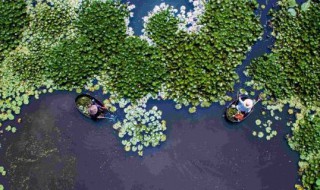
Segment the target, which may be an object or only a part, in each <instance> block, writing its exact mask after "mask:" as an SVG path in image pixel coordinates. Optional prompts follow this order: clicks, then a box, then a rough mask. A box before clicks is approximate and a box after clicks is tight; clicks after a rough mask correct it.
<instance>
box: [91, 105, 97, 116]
mask: <svg viewBox="0 0 320 190" xmlns="http://www.w3.org/2000/svg"><path fill="white" fill-rule="evenodd" d="M89 113H90V115H95V114H97V113H98V107H97V106H96V105H91V106H90V107H89Z"/></svg>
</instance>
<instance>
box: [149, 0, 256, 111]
mask: <svg viewBox="0 0 320 190" xmlns="http://www.w3.org/2000/svg"><path fill="white" fill-rule="evenodd" d="M255 7H256V4H255V3H254V1H241V0H240V1H223V2H220V1H218V0H212V1H208V2H207V3H206V4H205V11H204V14H203V15H201V16H200V18H198V19H200V22H199V25H202V27H201V29H200V30H199V32H197V33H188V32H186V31H182V30H178V26H179V23H180V20H179V18H178V17H175V15H174V13H173V12H174V11H172V10H170V8H168V9H166V10H163V11H160V12H158V13H156V14H155V15H153V16H152V17H151V18H149V19H148V24H147V26H146V30H145V32H146V35H147V36H148V37H149V38H150V39H151V40H152V41H153V42H154V43H155V46H156V47H158V48H159V49H160V50H161V51H162V53H163V55H164V61H165V62H166V64H167V72H168V75H169V76H168V78H167V80H166V86H167V89H168V91H169V98H170V99H174V100H175V101H177V102H178V103H182V102H184V101H188V102H189V103H191V104H192V105H194V106H197V105H199V104H200V102H202V101H208V102H214V101H217V100H219V98H220V97H222V96H224V95H225V93H226V92H227V91H232V90H233V86H234V83H235V81H237V80H238V75H237V74H236V73H235V68H236V67H237V66H238V65H240V64H241V62H242V60H243V59H244V58H245V53H246V52H247V51H248V49H249V47H250V46H251V45H253V43H254V42H255V41H256V40H257V38H258V37H259V36H260V35H261V32H262V27H261V25H260V23H259V19H258V17H257V16H256V15H255V14H254V12H253V10H254V8H255Z"/></svg>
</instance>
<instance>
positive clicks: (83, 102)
mask: <svg viewBox="0 0 320 190" xmlns="http://www.w3.org/2000/svg"><path fill="white" fill-rule="evenodd" d="M75 103H76V107H77V110H78V111H79V112H80V113H82V114H83V115H84V116H86V117H88V118H90V119H93V120H98V119H105V118H106V117H105V114H106V113H107V112H108V110H103V111H101V110H99V111H98V113H97V114H96V115H95V116H91V115H90V114H89V111H88V107H89V106H90V105H92V104H97V105H99V106H101V107H104V105H103V104H102V103H101V102H100V101H99V100H97V99H96V98H94V97H93V96H90V95H88V94H80V95H79V96H77V97H76V99H75Z"/></svg>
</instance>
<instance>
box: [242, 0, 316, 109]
mask: <svg viewBox="0 0 320 190" xmlns="http://www.w3.org/2000/svg"><path fill="white" fill-rule="evenodd" d="M279 4H280V5H281V6H280V10H277V11H272V12H271V15H272V16H273V18H272V20H271V23H270V24H271V25H272V26H273V29H274V31H273V33H272V34H273V35H274V36H275V38H276V42H275V45H274V47H273V48H272V53H271V54H268V55H264V56H262V57H259V58H257V59H255V60H254V61H253V62H252V64H251V65H250V66H249V69H248V71H249V75H250V76H251V77H252V78H253V80H254V81H255V82H256V83H259V84H260V85H262V86H263V87H265V88H266V89H267V90H268V91H270V94H272V95H274V96H275V97H277V98H279V97H282V98H286V97H287V98H290V97H291V96H294V95H297V96H299V97H301V99H302V100H303V101H304V102H305V103H306V104H309V105H311V104H316V105H319V97H320V88H319V86H320V75H319V73H320V55H319V49H320V33H319V28H320V3H319V2H318V1H307V2H306V3H305V4H303V5H302V7H299V6H298V5H297V4H296V3H295V1H294V0H293V1H280V3H279ZM303 7H304V8H303ZM288 10H295V12H296V15H292V14H291V13H290V11H288Z"/></svg>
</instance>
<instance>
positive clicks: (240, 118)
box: [234, 113, 244, 121]
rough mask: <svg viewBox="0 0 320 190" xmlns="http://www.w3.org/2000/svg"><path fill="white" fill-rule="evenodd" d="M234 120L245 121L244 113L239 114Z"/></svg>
mask: <svg viewBox="0 0 320 190" xmlns="http://www.w3.org/2000/svg"><path fill="white" fill-rule="evenodd" d="M234 118H235V119H237V120H239V121H241V120H243V119H244V115H243V114H242V113H237V114H236V115H234Z"/></svg>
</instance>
